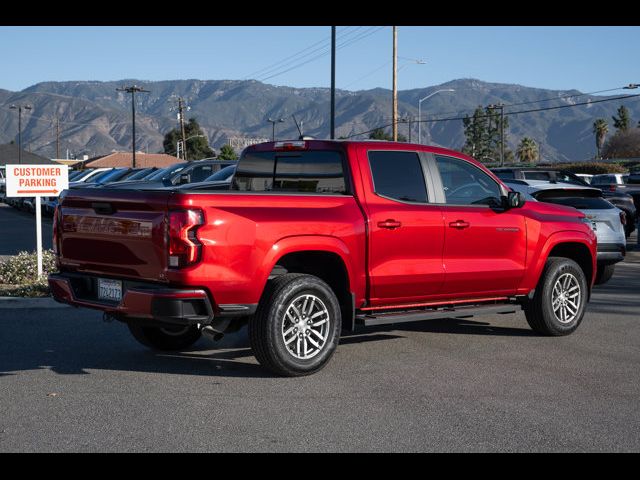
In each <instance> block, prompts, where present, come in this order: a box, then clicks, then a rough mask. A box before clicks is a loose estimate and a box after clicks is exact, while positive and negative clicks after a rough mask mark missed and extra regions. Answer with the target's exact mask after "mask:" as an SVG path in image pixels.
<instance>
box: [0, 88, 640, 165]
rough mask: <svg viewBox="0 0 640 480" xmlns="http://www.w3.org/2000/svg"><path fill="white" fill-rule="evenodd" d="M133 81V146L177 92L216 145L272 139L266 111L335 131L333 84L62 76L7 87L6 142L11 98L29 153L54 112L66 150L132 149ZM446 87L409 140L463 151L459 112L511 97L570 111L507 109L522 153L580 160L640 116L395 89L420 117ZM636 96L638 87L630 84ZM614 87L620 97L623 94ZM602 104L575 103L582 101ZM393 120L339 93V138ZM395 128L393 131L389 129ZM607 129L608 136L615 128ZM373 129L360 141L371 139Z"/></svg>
mask: <svg viewBox="0 0 640 480" xmlns="http://www.w3.org/2000/svg"><path fill="white" fill-rule="evenodd" d="M132 84H136V85H138V86H141V87H143V88H144V89H146V90H149V93H139V94H136V112H137V113H136V146H137V149H138V150H141V151H148V152H158V151H161V150H162V139H163V136H164V134H165V133H166V132H167V131H169V130H170V129H172V128H174V127H176V126H177V118H176V111H175V108H172V107H175V105H176V98H177V96H181V97H183V98H185V100H186V102H187V104H188V105H189V107H190V110H189V111H188V112H186V114H185V117H186V118H187V119H188V118H191V117H195V118H196V119H197V120H198V122H199V123H200V125H201V126H202V128H203V131H204V132H205V134H206V135H207V136H208V138H209V142H210V143H211V145H212V146H213V147H214V148H217V149H219V148H220V147H221V146H222V145H224V144H225V143H228V142H229V141H230V140H232V139H233V140H232V141H234V142H239V141H240V140H238V138H240V139H242V138H254V139H257V138H261V139H270V138H271V133H272V130H271V129H272V126H271V123H269V122H268V121H267V119H268V118H274V119H279V118H282V119H284V120H285V121H284V122H283V123H278V124H276V128H277V134H276V136H277V137H278V138H297V137H298V135H299V134H298V130H297V127H296V125H295V122H294V120H293V116H295V118H296V120H297V121H298V122H299V123H300V124H301V126H302V129H303V131H304V134H305V135H311V136H314V137H316V138H328V136H329V128H330V127H329V125H330V121H329V114H330V112H329V96H330V91H329V89H328V88H294V87H283V86H273V85H269V84H265V83H261V82H258V81H256V80H242V81H240V80H170V81H169V80H168V81H144V80H133V79H124V80H120V81H107V82H102V81H65V82H42V83H38V84H36V85H33V86H30V87H28V88H25V89H24V90H21V91H19V92H12V91H9V90H2V89H0V144H1V143H8V142H10V141H11V140H17V132H18V114H17V111H16V110H11V109H10V108H9V107H10V106H11V105H13V104H15V105H18V104H22V105H30V106H32V110H30V111H23V114H22V141H23V146H24V148H25V149H26V150H29V151H33V152H34V153H38V154H41V155H45V156H48V157H55V156H56V118H57V119H58V121H59V136H60V143H59V145H60V156H61V157H63V158H64V157H65V156H66V155H67V151H68V152H69V154H74V155H88V156H90V157H91V156H96V155H101V154H107V153H110V152H112V151H114V150H128V149H130V148H131V131H132V129H131V96H130V95H129V94H127V93H125V92H118V91H116V89H117V88H121V87H123V86H129V85H132ZM441 89H453V90H455V91H454V92H441V93H438V94H437V95H434V96H433V97H431V98H429V99H428V100H426V101H424V102H423V103H422V118H423V119H425V120H435V119H449V118H453V119H454V120H446V121H438V122H432V121H428V122H423V123H422V124H421V125H420V124H418V123H416V122H412V124H411V125H409V124H408V123H404V124H400V125H399V127H398V128H399V133H401V134H403V135H405V136H407V137H409V127H411V140H413V141H416V140H417V138H418V128H421V129H422V131H421V135H422V142H423V143H431V144H435V145H440V146H445V147H449V148H453V149H460V148H461V147H462V145H463V144H464V132H463V125H462V121H461V120H460V117H462V116H464V115H465V114H472V113H473V110H474V109H475V108H476V107H477V106H479V105H484V106H486V105H489V104H498V103H504V104H506V105H508V106H507V107H505V113H507V114H508V113H512V112H516V111H523V110H537V109H543V108H550V107H556V106H574V107H573V108H558V109H548V110H545V111H538V112H529V113H521V114H517V115H509V128H508V132H507V147H508V148H510V149H512V150H515V148H516V146H517V144H518V142H519V141H520V139H521V138H522V137H525V136H528V137H531V138H533V139H534V140H535V141H536V142H537V143H538V144H540V146H541V152H542V158H543V160H547V161H576V160H586V159H589V158H592V157H593V155H594V153H595V140H594V135H593V132H592V125H593V122H594V120H595V119H596V118H604V119H606V120H607V121H608V122H609V125H610V127H609V130H610V132H611V133H612V132H613V130H614V129H613V126H612V123H613V122H612V120H611V116H612V115H615V113H616V109H617V108H618V107H619V106H620V105H621V104H624V105H625V106H627V108H628V109H629V111H630V113H631V117H632V119H633V122H634V123H633V124H634V125H635V124H636V122H637V120H638V119H640V102H639V101H638V97H636V98H632V99H625V100H613V101H606V102H599V101H600V100H605V99H609V98H614V97H606V96H594V95H585V94H582V92H579V91H577V90H546V89H540V88H531V87H525V86H521V85H512V84H501V83H488V82H483V81H480V80H476V79H459V80H452V81H450V82H446V83H444V84H441V85H435V86H429V87H425V88H418V89H412V90H401V91H399V92H398V111H399V116H400V117H401V118H409V117H410V118H413V119H415V118H417V116H418V101H419V100H420V99H422V98H424V97H426V96H427V95H429V94H431V93H433V92H436V91H437V90H441ZM625 93H627V94H633V93H635V92H634V91H625ZM620 95H621V93H617V94H616V95H615V96H620ZM588 101H591V102H596V103H590V104H588V105H576V104H579V103H583V102H588ZM390 123H391V91H390V90H387V89H383V88H376V89H372V90H360V91H347V90H337V91H336V136H350V135H353V134H356V133H359V132H365V131H369V130H371V129H374V128H376V127H379V126H386V125H389V124H390ZM387 130H390V128H387ZM611 133H610V134H611ZM367 136H368V135H367V134H364V135H361V136H356V137H354V138H355V139H364V138H367Z"/></svg>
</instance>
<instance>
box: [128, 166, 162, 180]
mask: <svg viewBox="0 0 640 480" xmlns="http://www.w3.org/2000/svg"><path fill="white" fill-rule="evenodd" d="M154 173H156V168H155V167H153V168H143V169H142V170H140V171H139V172H136V173H134V174H133V175H131V176H129V177H127V178H126V180H127V181H129V180H141V179H143V178H145V177H147V176H151V175H152V174H154Z"/></svg>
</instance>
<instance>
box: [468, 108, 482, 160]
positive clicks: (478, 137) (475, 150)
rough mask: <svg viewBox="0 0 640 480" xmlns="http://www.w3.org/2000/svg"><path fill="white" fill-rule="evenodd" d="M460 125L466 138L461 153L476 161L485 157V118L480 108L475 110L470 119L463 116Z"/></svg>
mask: <svg viewBox="0 0 640 480" xmlns="http://www.w3.org/2000/svg"><path fill="white" fill-rule="evenodd" d="M462 125H463V126H464V135H465V137H466V141H465V143H464V146H463V147H462V152H463V153H466V154H467V155H469V156H471V157H474V158H478V159H481V158H484V157H487V156H488V151H487V150H488V148H487V142H486V140H487V116H486V115H485V114H484V110H483V109H482V107H478V108H476V109H475V111H474V112H473V116H471V117H469V115H465V117H464V119H463V120H462Z"/></svg>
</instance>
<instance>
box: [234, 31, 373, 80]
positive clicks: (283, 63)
mask: <svg viewBox="0 0 640 480" xmlns="http://www.w3.org/2000/svg"><path fill="white" fill-rule="evenodd" d="M351 28H353V27H345V28H344V30H341V32H340V33H339V35H338V37H339V38H341V39H344V38H346V37H348V36H350V35H352V34H354V33H355V32H357V31H358V30H360V29H361V28H362V27H356V28H355V29H354V30H349V29H351ZM329 45H330V41H329V40H327V39H326V38H323V39H322V40H320V41H318V42H316V43H314V44H312V45H309V46H308V47H307V48H305V49H302V50H300V51H299V52H296V53H294V54H293V55H289V56H288V57H286V58H284V59H282V60H280V61H278V62H275V63H273V64H271V65H269V66H267V67H264V68H261V69H260V70H257V71H255V72H253V73H251V74H250V75H248V76H247V77H245V79H249V78H256V79H259V78H261V77H265V76H268V75H270V74H271V73H273V72H276V71H278V70H279V69H281V68H286V67H288V66H290V65H291V64H293V63H295V62H297V61H299V60H300V57H302V58H306V57H309V56H310V55H313V54H314V53H317V52H319V51H322V50H323V49H325V48H327V47H328V46H329ZM313 47H315V48H313Z"/></svg>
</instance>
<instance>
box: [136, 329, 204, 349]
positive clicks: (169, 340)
mask: <svg viewBox="0 0 640 480" xmlns="http://www.w3.org/2000/svg"><path fill="white" fill-rule="evenodd" d="M127 326H128V327H129V330H130V331H131V334H132V335H133V337H134V338H135V339H136V340H137V341H138V342H140V343H141V344H142V345H144V346H145V347H149V348H151V349H153V350H160V351H163V352H164V351H176V350H184V349H185V348H189V347H190V346H191V345H193V344H194V343H196V342H197V341H198V340H199V339H200V336H201V335H202V332H201V331H200V329H199V328H198V327H196V326H195V325H192V326H182V325H176V326H166V327H147V326H141V325H136V324H134V323H128V324H127Z"/></svg>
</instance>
